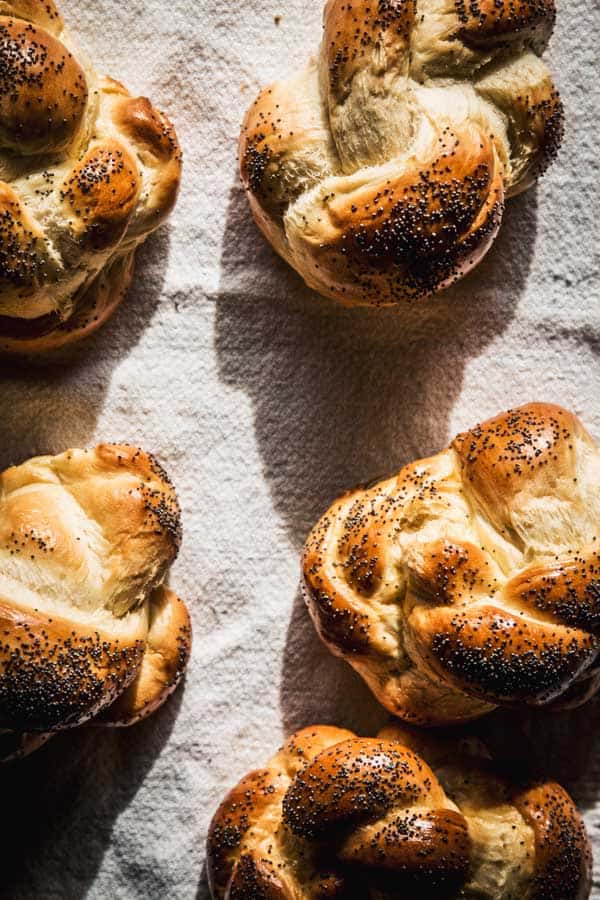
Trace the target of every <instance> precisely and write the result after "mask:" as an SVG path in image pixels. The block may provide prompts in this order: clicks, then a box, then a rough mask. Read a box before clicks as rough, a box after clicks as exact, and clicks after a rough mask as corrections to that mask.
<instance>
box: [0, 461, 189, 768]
mask: <svg viewBox="0 0 600 900" xmlns="http://www.w3.org/2000/svg"><path fill="white" fill-rule="evenodd" d="M0 488H1V493H0V556H1V557H2V575H1V576H0V636H1V637H0V729H3V730H5V731H9V732H13V733H15V732H16V733H17V734H21V735H27V734H29V733H33V735H34V738H33V740H32V741H30V740H28V739H26V738H23V741H24V743H23V747H22V750H23V751H25V752H26V751H27V749H28V748H29V747H31V746H32V743H33V745H35V744H37V743H39V735H40V734H41V733H44V732H52V731H57V730H61V729H64V728H71V727H75V726H77V725H80V724H82V723H84V722H87V721H88V720H90V719H91V718H92V717H96V716H98V715H99V714H101V715H100V718H99V719H98V720H97V721H98V723H99V724H105V725H115V726H116V725H128V724H132V723H133V722H135V721H137V720H139V719H140V718H143V717H144V716H145V715H148V714H150V713H151V712H152V711H153V710H154V709H156V708H157V707H158V706H159V705H160V704H161V703H162V702H163V701H164V700H165V699H166V697H167V696H168V695H169V694H170V693H171V691H172V690H174V688H175V686H176V685H177V683H178V682H179V680H180V678H181V676H182V674H183V671H184V669H185V666H186V663H187V658H188V655H189V649H190V634H191V632H190V622H189V616H188V613H187V610H186V609H185V606H184V605H183V603H182V602H181V601H180V600H179V599H178V598H177V597H176V596H175V594H174V593H173V592H172V591H170V590H168V589H167V588H165V587H164V585H163V581H164V579H165V576H166V574H167V572H168V569H169V566H170V564H171V563H172V561H173V560H174V559H175V556H176V555H177V550H178V547H179V542H180V516H179V506H178V503H177V497H176V495H175V491H174V489H173V487H172V485H171V484H170V482H169V481H168V478H167V476H166V474H165V473H164V471H163V470H162V469H161V468H160V466H159V465H158V463H157V462H156V461H155V460H154V459H153V457H151V456H150V455H148V454H146V453H144V452H143V451H141V450H138V449H136V448H134V447H128V446H120V445H104V446H100V447H98V448H96V449H95V450H90V451H81V450H69V451H67V452H66V453H64V454H62V455H61V456H57V457H40V458H38V459H33V460H29V462H27V463H24V464H23V465H21V466H18V467H16V468H12V469H8V470H7V471H6V472H4V473H3V474H2V476H1V478H0Z"/></svg>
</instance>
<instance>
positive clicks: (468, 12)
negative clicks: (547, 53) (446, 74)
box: [454, 0, 556, 47]
mask: <svg viewBox="0 0 600 900" xmlns="http://www.w3.org/2000/svg"><path fill="white" fill-rule="evenodd" d="M454 3H455V7H456V13H457V16H458V19H459V21H460V34H461V37H463V38H464V39H465V40H466V41H468V42H473V43H476V44H481V43H486V42H488V41H493V42H497V41H498V39H501V40H516V41H521V42H522V41H524V40H530V41H535V42H536V44H537V45H540V46H541V47H544V46H545V44H546V42H547V41H548V38H549V37H550V34H551V33H552V28H553V27H554V20H555V18H556V9H555V6H554V0H454Z"/></svg>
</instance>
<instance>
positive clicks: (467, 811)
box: [208, 726, 591, 900]
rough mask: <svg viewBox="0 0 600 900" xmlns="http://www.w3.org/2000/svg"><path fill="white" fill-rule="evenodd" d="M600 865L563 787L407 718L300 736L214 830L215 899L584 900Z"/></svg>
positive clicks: (247, 785) (247, 781)
mask: <svg viewBox="0 0 600 900" xmlns="http://www.w3.org/2000/svg"><path fill="white" fill-rule="evenodd" d="M590 864H591V854H590V847H589V842H588V838H587V835H586V832H585V827H584V825H583V822H582V820H581V817H580V816H579V814H578V812H577V810H576V808H575V806H574V804H573V801H572V800H571V798H570V797H569V796H568V794H567V793H566V792H565V791H564V790H563V789H562V788H561V787H560V786H559V785H558V784H553V783H547V782H546V783H539V784H528V785H516V784H511V783H509V782H507V781H506V780H505V779H503V778H500V777H499V776H498V775H497V774H495V773H494V771H493V770H492V769H491V768H490V765H489V760H488V759H487V758H486V755H485V750H484V748H482V747H481V746H480V745H479V744H478V743H476V742H472V741H460V742H459V741H458V740H456V739H454V740H446V741H441V740H440V739H436V740H433V738H432V737H431V736H427V737H424V736H422V735H418V734H416V733H414V732H412V731H409V730H408V729H405V728H400V727H397V726H394V727H391V728H387V729H385V730H384V731H383V732H382V733H381V734H380V735H379V736H378V737H377V738H359V737H356V735H354V734H352V732H349V731H343V730H341V729H339V728H331V727H325V726H315V727H314V728H307V729H305V730H304V731H301V732H299V733H298V734H296V735H294V736H293V737H292V738H290V739H289V740H288V741H287V743H286V744H285V745H284V747H283V749H282V750H281V751H280V752H279V753H278V754H277V755H276V756H275V757H274V758H273V759H272V760H271V761H270V762H269V763H268V764H267V766H266V767H265V768H264V769H259V770H258V771H256V772H252V773H251V774H250V775H247V776H246V778H244V779H243V780H242V781H241V782H240V783H239V784H238V786H237V787H235V788H234V789H233V790H232V791H231V793H230V794H229V795H228V796H227V797H226V799H225V800H224V802H223V803H222V805H221V806H220V808H219V810H218V811H217V813H216V815H215V817H214V819H213V821H212V824H211V827H210V831H209V838H208V876H209V883H210V889H211V893H212V897H213V898H214V900H253V898H256V900H258V898H261V900H262V898H265V900H266V898H268V900H324V898H326V897H339V898H344V900H350V898H361V900H363V898H364V900H388V898H389V900H392V898H400V897H403V898H404V897H406V898H409V897H410V898H417V897H418V898H436V900H442V898H445V900H451V898H452V900H454V898H456V900H458V898H463V900H583V898H585V897H588V896H589V891H590V867H591V865H590Z"/></svg>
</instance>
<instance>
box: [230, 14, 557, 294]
mask: <svg viewBox="0 0 600 900" xmlns="http://www.w3.org/2000/svg"><path fill="white" fill-rule="evenodd" d="M554 16H555V12H554V5H553V0H475V2H470V3H465V2H464V0H356V2H352V3H350V2H348V0H328V2H327V3H326V6H325V16H324V36H323V42H322V45H321V50H320V55H319V59H318V61H312V62H311V63H310V65H309V66H308V68H307V69H306V70H305V71H304V72H303V73H301V74H300V75H298V76H296V77H294V78H292V79H290V80H288V81H284V82H278V83H276V84H274V85H272V86H271V87H269V88H268V89H266V90H264V91H262V93H261V94H260V95H259V97H258V99H257V100H256V101H255V103H254V104H253V106H251V107H250V109H249V110H248V112H247V114H246V118H245V121H244V125H243V128H242V134H241V138H240V148H239V157H240V164H241V175H242V181H243V184H244V186H245V188H246V190H247V192H248V196H249V200H250V205H251V207H252V211H253V213H254V217H255V219H256V222H257V224H258V225H259V227H260V228H261V229H262V231H263V232H264V234H265V235H266V237H267V238H268V239H269V240H270V241H271V243H272V244H273V246H274V248H275V249H276V250H277V252H278V253H280V254H281V256H283V257H284V259H286V260H287V261H288V262H289V263H290V264H291V265H292V266H293V267H294V268H295V269H296V270H297V271H298V272H299V273H300V274H301V275H302V277H303V278H304V279H305V281H306V282H307V284H308V285H309V286H310V287H312V288H314V289H315V290H317V291H319V292H320V293H321V294H324V295H326V296H329V297H332V298H334V299H336V300H340V301H342V302H344V303H347V304H361V305H366V304H376V305H392V304H395V303H399V302H402V301H406V300H411V299H418V298H421V297H423V296H426V295H428V294H431V293H433V292H434V291H436V290H438V289H440V288H443V287H445V286H447V285H448V284H450V283H451V282H453V281H455V280H456V279H458V278H460V277H461V276H462V275H464V274H465V273H466V272H467V271H469V269H471V268H472V267H473V266H474V265H476V263H477V262H479V260H480V259H481V258H482V257H483V256H484V254H485V253H486V252H487V250H488V249H489V247H490V246H491V244H492V242H493V240H494V237H495V236H496V234H497V232H498V229H499V227H500V223H501V220H502V214H503V208H504V198H505V196H509V197H510V196H512V195H514V194H517V193H519V192H520V191H522V190H524V189H525V188H527V187H529V186H530V185H531V184H532V183H533V182H534V181H535V179H536V178H537V177H538V176H539V175H540V174H541V173H542V172H543V171H544V170H545V168H546V167H547V166H548V164H549V162H550V161H551V160H552V159H553V158H554V156H555V155H556V152H557V150H558V147H559V144H560V141H561V137H562V121H563V114H562V106H561V103H560V99H559V96H558V93H557V91H556V89H555V88H554V86H553V83H552V78H551V76H550V73H549V71H548V69H547V68H546V66H545V64H544V63H543V62H542V61H541V59H540V54H541V52H542V50H543V49H544V48H545V46H546V43H547V41H548V38H549V36H550V34H551V31H552V27H553V24H554Z"/></svg>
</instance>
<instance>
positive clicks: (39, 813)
mask: <svg viewBox="0 0 600 900" xmlns="http://www.w3.org/2000/svg"><path fill="white" fill-rule="evenodd" d="M181 700H182V692H181V691H177V692H176V693H175V694H174V696H173V697H172V698H171V699H170V700H169V702H168V703H166V704H165V705H164V706H163V707H162V708H161V709H160V710H159V711H158V712H157V713H155V714H154V715H153V716H151V717H150V718H148V719H146V720H145V721H143V722H141V723H139V724H138V725H135V726H133V727H131V728H128V729H127V728H125V729H105V728H93V727H90V728H80V729H76V730H75V731H74V732H72V733H69V732H68V731H67V732H65V733H63V734H60V735H57V736H56V737H55V738H53V739H52V740H51V741H50V742H49V743H48V744H47V745H46V746H45V747H43V748H42V749H41V750H39V751H38V752H37V753H35V754H34V755H33V756H31V757H28V758H27V759H25V760H22V761H20V762H17V763H12V764H9V765H6V766H4V767H2V768H0V792H1V793H2V797H3V802H4V809H5V812H6V814H7V817H8V818H7V821H9V822H10V827H7V828H5V829H4V836H3V841H4V846H5V851H6V856H5V870H4V875H3V885H2V896H6V897H11V898H13V900H19V898H21V897H23V898H26V897H48V896H54V892H56V896H59V895H60V896H61V897H65V898H68V900H79V898H83V897H86V896H87V895H88V891H89V890H90V888H91V886H92V885H93V884H94V880H95V877H96V874H97V872H98V870H99V868H100V865H101V863H102V859H103V857H104V854H105V852H106V850H107V849H108V847H109V845H110V843H111V841H112V839H113V837H112V833H113V828H114V824H115V822H116V820H117V819H118V818H119V816H121V815H123V814H124V811H125V810H126V809H127V807H128V805H129V804H130V803H131V802H132V800H133V798H134V797H135V795H136V793H137V791H138V789H139V788H140V787H141V785H142V783H143V782H144V780H145V779H147V778H151V777H152V776H151V775H150V772H151V770H152V767H153V765H154V762H155V760H156V759H157V757H158V756H159V755H160V753H161V750H162V748H163V747H164V745H165V744H166V742H167V741H168V739H169V736H170V734H171V731H172V730H173V727H174V725H175V721H176V719H177V714H178V710H179V706H180V704H181ZM156 777H157V779H158V780H160V785H161V791H162V788H163V787H164V788H165V789H166V790H168V786H167V785H165V779H169V778H173V779H176V777H177V776H176V773H174V772H173V771H172V767H169V766H166V767H165V768H164V769H163V770H161V772H160V773H159V774H157V776H156ZM173 795H175V786H174V787H173ZM156 815H157V816H160V811H158V812H157V813H156ZM139 824H140V823H139V822H138V823H137V824H136V828H138V827H139ZM148 828H149V832H148V847H149V856H150V855H151V854H152V847H153V840H154V838H153V833H152V831H151V830H150V829H151V823H150V822H149V823H148ZM123 864H124V865H126V866H127V867H129V869H130V871H129V872H127V879H130V880H131V883H136V880H137V879H138V878H139V877H140V873H141V871H142V870H144V869H145V868H146V867H147V866H148V865H149V864H150V863H149V859H146V860H143V859H142V860H140V859H135V858H132V859H129V860H125V861H123ZM136 868H137V871H136ZM57 877H60V883H53V879H56V878H57ZM124 877H125V876H124ZM164 888H165V891H167V889H168V888H167V886H164ZM156 889H157V896H162V892H161V887H160V884H157V885H156Z"/></svg>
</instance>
